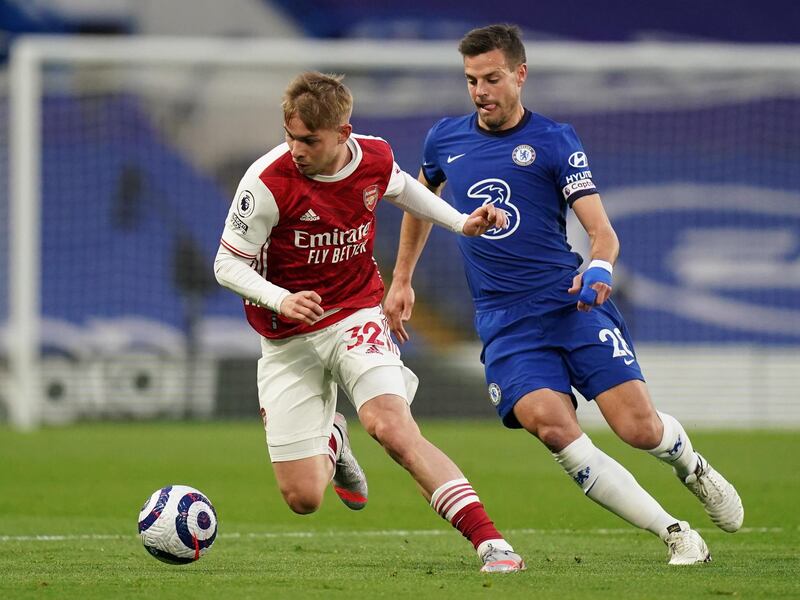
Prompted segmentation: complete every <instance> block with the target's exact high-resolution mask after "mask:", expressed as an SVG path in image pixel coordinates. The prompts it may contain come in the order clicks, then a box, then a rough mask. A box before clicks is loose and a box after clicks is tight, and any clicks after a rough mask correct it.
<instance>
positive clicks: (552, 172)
mask: <svg viewBox="0 0 800 600" xmlns="http://www.w3.org/2000/svg"><path fill="white" fill-rule="evenodd" d="M459 51H460V52H461V54H462V56H463V58H464V73H465V75H466V80H467V89H468V91H469V95H470V98H471V99H472V101H473V102H474V104H475V106H476V112H474V113H473V114H470V115H467V116H463V117H456V118H446V119H442V120H441V121H439V122H438V123H436V124H435V125H434V126H433V127H432V128H431V130H430V132H429V133H428V136H427V139H426V140H425V145H424V156H423V159H424V162H423V165H422V169H421V171H420V175H419V179H420V181H421V182H422V183H423V184H425V185H427V186H428V188H430V189H431V190H433V191H435V192H437V193H440V192H441V190H442V187H443V186H444V184H445V182H447V183H448V184H449V185H450V187H451V191H452V196H453V198H454V204H455V206H456V208H457V209H458V210H460V211H462V212H470V211H472V210H473V209H474V208H475V207H476V206H480V205H482V204H486V203H494V204H495V206H498V207H502V208H503V209H504V210H505V211H506V213H507V215H508V218H509V226H508V228H506V229H493V230H489V231H488V232H486V233H485V234H484V235H483V236H481V237H476V238H459V240H458V243H459V247H460V250H461V254H462V255H463V257H464V262H465V266H466V274H467V281H468V284H469V288H470V290H471V292H472V296H473V300H474V303H475V309H476V316H475V324H476V328H477V331H478V334H479V336H480V338H481V341H482V342H483V352H482V355H481V359H482V361H483V363H484V365H485V371H486V380H487V383H488V386H489V397H490V399H491V401H492V403H493V404H494V405H495V406H496V408H497V412H498V414H499V416H500V418H501V419H502V422H503V424H504V425H505V426H506V427H509V428H524V429H526V430H527V431H528V432H530V433H532V434H533V435H535V436H536V437H537V438H539V440H541V442H542V443H543V444H544V445H545V446H547V448H548V449H549V450H550V451H551V452H552V453H553V456H554V458H555V459H556V461H557V462H558V463H559V464H560V465H561V466H562V467H563V468H564V470H565V471H566V472H567V473H568V474H569V475H570V477H572V478H573V480H574V481H575V482H576V483H577V484H578V485H579V486H580V487H581V489H582V490H583V492H584V494H585V495H586V496H588V497H589V498H591V499H592V500H594V501H595V502H597V503H598V504H600V505H601V506H603V507H605V508H607V509H608V510H610V511H611V512H613V513H615V514H617V515H618V516H620V517H622V518H623V519H625V520H626V521H628V522H629V523H631V524H633V525H635V526H637V527H640V528H642V529H646V530H647V531H650V532H651V533H653V534H655V535H657V536H659V537H660V538H661V539H662V540H663V541H664V542H665V543H666V544H667V547H668V552H669V563H670V564H679V565H684V564H695V563H702V562H707V561H709V560H710V559H711V556H710V553H709V551H708V548H707V546H706V544H705V542H704V541H703V539H702V538H701V537H700V534H699V533H697V532H696V531H695V530H693V529H691V528H690V527H689V524H688V523H687V522H685V521H682V520H680V519H677V518H675V517H674V516H672V515H670V514H669V513H667V512H666V511H665V510H664V509H663V508H662V507H661V505H660V504H659V503H658V502H657V501H656V500H655V499H654V498H653V497H652V496H650V494H648V493H647V492H646V491H645V490H644V489H643V488H642V487H641V486H640V485H639V484H638V483H637V482H636V480H635V479H634V478H633V476H632V475H631V474H630V473H629V472H628V471H627V470H626V469H625V468H624V467H623V466H622V465H620V464H619V463H618V462H616V461H615V460H614V459H612V458H611V457H609V456H608V455H606V454H605V453H604V452H602V451H601V450H600V449H599V448H597V447H596V446H594V445H593V444H592V441H591V440H590V439H589V437H588V436H587V435H586V434H585V433H583V431H581V428H580V426H579V424H578V420H577V417H576V412H575V409H576V407H577V403H576V401H575V396H574V395H573V393H572V388H573V387H574V388H575V389H577V390H578V391H579V392H580V393H581V394H582V395H583V396H584V397H585V398H587V399H589V400H592V399H593V400H594V401H595V402H597V404H598V406H599V408H600V411H601V412H602V414H603V416H604V418H605V419H606V421H607V422H608V424H609V425H610V426H611V428H612V429H613V430H614V432H615V433H616V434H617V435H618V436H619V437H620V438H621V439H622V440H624V441H625V442H627V443H628V444H630V445H632V446H633V447H635V448H640V449H642V450H646V451H647V452H649V453H650V454H652V455H653V456H655V457H656V458H658V459H660V460H662V461H664V462H666V463H667V464H669V465H671V466H672V467H673V469H674V471H675V473H676V475H677V476H678V477H679V478H680V480H681V481H682V482H683V483H684V484H685V485H686V487H688V488H689V490H691V491H692V492H693V493H694V494H695V495H696V496H697V497H698V498H699V499H700V501H701V502H702V503H703V504H704V506H705V509H706V512H707V513H708V514H709V516H710V517H711V519H712V521H713V522H714V523H715V524H716V525H717V526H719V527H720V528H722V529H723V530H725V531H729V532H733V531H736V530H738V529H739V528H740V527H741V524H742V520H743V517H744V510H743V508H742V503H741V500H740V498H739V495H738V494H737V492H736V490H735V489H734V487H733V486H732V485H731V484H730V483H728V482H727V481H726V480H725V479H724V478H723V477H722V476H721V475H720V474H719V473H718V472H717V471H716V470H714V469H713V468H712V467H711V466H710V465H709V464H708V462H707V461H706V459H705V458H703V457H702V456H701V455H700V454H698V453H697V452H695V451H694V449H693V447H692V443H691V441H690V440H689V436H688V435H687V434H686V431H685V430H684V429H683V427H682V426H681V424H680V423H679V422H678V421H677V420H676V419H675V418H674V417H672V416H670V415H667V414H665V413H662V412H659V411H657V410H656V409H655V408H654V407H653V404H652V402H651V400H650V397H649V395H648V391H647V387H646V386H645V383H644V377H643V376H642V372H641V370H640V368H639V365H638V362H637V359H636V355H635V353H634V350H633V345H632V343H631V340H630V336H629V334H628V330H627V328H626V326H625V322H624V320H623V318H622V316H621V315H620V313H619V311H618V310H617V308H616V306H614V303H613V302H612V301H611V300H610V298H609V297H610V295H611V290H612V272H613V264H614V262H615V260H616V258H617V254H618V252H619V242H618V240H617V236H616V234H615V233H614V229H613V228H612V226H611V223H610V222H609V220H608V217H607V215H606V212H605V210H604V208H603V203H602V202H601V199H600V195H599V194H598V191H597V188H596V187H595V185H594V183H593V181H592V172H591V170H590V166H589V160H588V158H587V155H586V153H585V152H584V149H583V147H582V146H581V142H580V140H579V139H578V136H577V135H576V133H575V131H574V130H573V128H572V127H571V126H569V125H566V124H563V123H557V122H555V121H552V120H550V119H548V118H546V117H544V116H542V115H539V114H536V113H533V112H531V111H529V110H528V109H527V108H525V106H524V105H523V104H522V100H521V93H522V88H523V85H524V84H525V79H526V77H527V72H528V71H527V65H526V57H525V48H524V45H523V43H522V41H521V38H520V32H519V29H518V28H517V27H515V26H512V25H491V26H488V27H483V28H480V29H475V30H473V31H471V32H469V33H468V34H467V35H466V36H465V37H464V38H463V39H462V40H461V43H460V45H459ZM567 209H572V210H573V211H574V212H575V215H576V216H577V218H578V220H579V221H580V223H581V225H582V226H583V228H584V229H585V230H586V232H587V234H588V236H589V239H590V241H591V262H590V263H589V266H588V268H587V269H586V270H585V271H583V272H582V273H580V272H579V271H578V267H579V266H580V265H581V263H582V262H583V261H582V258H581V257H580V256H579V255H578V254H576V253H574V252H572V250H571V248H570V246H569V244H568V243H567V237H566V211H567ZM429 231H430V224H426V223H424V222H422V221H420V220H419V219H416V218H414V217H412V216H411V215H409V214H406V215H405V216H404V218H403V225H402V230H401V238H400V247H399V251H398V256H397V262H396V265H395V269H394V277H393V280H392V285H391V288H390V290H389V293H388V295H387V298H386V302H385V311H386V314H387V316H388V318H389V322H390V326H391V328H392V330H393V332H394V333H395V335H396V336H397V338H398V340H399V341H400V342H405V341H406V340H408V333H407V332H406V330H405V328H404V325H403V323H404V321H406V320H408V319H409V318H410V317H411V310H412V307H413V304H414V292H413V289H412V287H411V277H412V273H413V270H414V267H415V265H416V263H417V260H418V258H419V256H420V253H421V252H422V248H423V247H424V245H425V241H426V240H427V236H428V233H429Z"/></svg>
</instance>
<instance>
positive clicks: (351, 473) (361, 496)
mask: <svg viewBox="0 0 800 600" xmlns="http://www.w3.org/2000/svg"><path fill="white" fill-rule="evenodd" d="M333 426H334V427H336V428H337V429H338V430H339V431H340V432H341V434H342V451H341V452H340V453H339V460H337V461H336V472H335V473H334V474H333V489H334V491H335V492H336V495H338V496H339V498H341V500H342V502H344V503H345V505H346V506H347V508H350V509H352V510H361V509H362V508H364V507H365V506H366V505H367V476H366V475H364V471H363V470H362V469H361V466H360V465H359V464H358V461H357V460H356V457H355V456H353V451H352V449H351V448H350V436H349V435H348V434H347V419H345V418H344V415H343V414H341V413H338V412H337V413H336V416H335V417H334V418H333Z"/></svg>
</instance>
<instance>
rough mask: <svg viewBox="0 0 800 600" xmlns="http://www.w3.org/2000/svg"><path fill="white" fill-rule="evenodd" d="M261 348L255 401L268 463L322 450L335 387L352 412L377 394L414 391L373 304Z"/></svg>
mask: <svg viewBox="0 0 800 600" xmlns="http://www.w3.org/2000/svg"><path fill="white" fill-rule="evenodd" d="M261 352H262V355H261V359H260V360H259V361H258V400H259V404H260V405H261V416H262V418H263V419H264V429H265V430H266V435H267V447H268V448H269V454H270V458H271V460H272V462H282V461H288V460H298V459H300V458H307V457H309V456H314V455H317V454H327V453H328V439H329V438H330V434H331V429H332V427H333V417H334V413H335V412H336V395H337V385H339V386H341V387H342V389H343V390H344V391H345V392H346V393H347V395H348V397H349V398H350V401H351V402H352V404H353V406H355V408H356V410H358V409H360V408H361V406H362V405H363V404H364V403H365V402H366V401H367V400H370V399H371V398H374V397H376V396H380V395H382V394H394V395H396V396H400V397H401V398H404V399H405V400H406V401H407V402H408V403H409V404H411V401H412V400H413V399H414V394H415V393H416V391H417V384H418V379H417V377H416V375H414V373H412V372H411V371H410V370H409V369H408V368H406V367H405V366H404V365H403V361H402V360H400V351H399V349H398V348H397V345H396V344H395V343H394V342H393V341H392V339H391V337H390V336H389V323H388V321H387V320H386V317H385V315H384V314H383V310H382V309H381V307H380V306H376V307H374V308H365V309H361V310H359V311H357V312H355V313H353V314H352V315H350V316H349V317H347V318H345V319H342V320H341V321H339V322H338V323H334V324H333V325H330V326H329V327H326V328H324V329H321V330H319V331H314V332H312V333H308V334H305V335H297V336H293V337H290V338H287V339H283V340H269V339H267V338H262V339H261Z"/></svg>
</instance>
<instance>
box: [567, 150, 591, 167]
mask: <svg viewBox="0 0 800 600" xmlns="http://www.w3.org/2000/svg"><path fill="white" fill-rule="evenodd" d="M569 164H570V165H571V166H573V167H575V168H576V169H583V168H586V167H588V166H589V159H588V158H586V153H585V152H573V153H572V154H570V155H569Z"/></svg>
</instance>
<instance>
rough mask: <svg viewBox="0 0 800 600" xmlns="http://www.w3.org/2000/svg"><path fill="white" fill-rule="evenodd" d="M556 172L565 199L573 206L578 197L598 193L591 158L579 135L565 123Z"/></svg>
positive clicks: (558, 145)
mask: <svg viewBox="0 0 800 600" xmlns="http://www.w3.org/2000/svg"><path fill="white" fill-rule="evenodd" d="M555 161H556V163H555V165H554V166H555V174H556V179H557V183H558V186H559V187H560V188H561V194H562V196H563V198H564V201H565V202H566V203H567V204H568V205H569V206H572V203H573V202H575V200H577V199H578V198H581V197H583V196H588V195H589V194H596V193H597V187H596V186H595V184H594V181H593V180H592V171H591V170H590V169H589V158H588V156H586V152H585V151H584V150H583V145H582V144H581V141H580V139H578V135H577V134H576V133H575V130H574V129H573V128H572V127H571V126H570V125H563V126H562V130H561V132H560V135H559V136H558V140H557V143H556V152H555Z"/></svg>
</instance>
